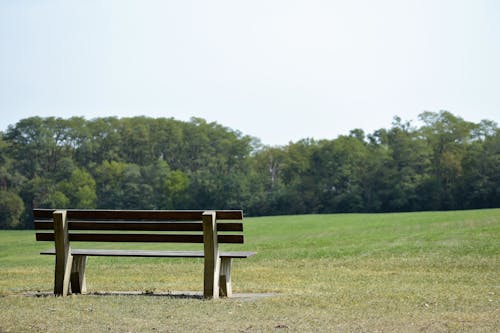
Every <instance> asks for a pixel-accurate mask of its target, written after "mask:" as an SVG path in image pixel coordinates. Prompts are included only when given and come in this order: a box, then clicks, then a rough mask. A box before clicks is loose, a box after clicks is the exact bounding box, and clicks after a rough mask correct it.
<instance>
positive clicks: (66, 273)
mask: <svg viewBox="0 0 500 333" xmlns="http://www.w3.org/2000/svg"><path fill="white" fill-rule="evenodd" d="M33 218H34V224H35V229H36V231H37V232H36V240H37V241H53V242H54V245H55V248H54V249H52V250H48V251H43V252H41V254H45V255H55V256H56V260H55V274H54V294H55V295H61V296H66V295H67V294H68V292H69V289H70V285H71V292H73V293H85V292H86V282H85V266H86V263H87V257H89V256H117V257H173V258H181V257H182V258H204V281H203V297H205V298H218V297H219V295H221V296H222V297H231V295H232V288H231V266H232V259H233V258H248V257H250V256H252V255H254V254H255V252H220V251H219V246H218V244H219V243H230V244H242V243H243V241H244V237H243V234H242V231H243V223H242V222H238V221H230V222H219V221H224V220H242V219H243V213H242V211H239V210H231V211H228V210H222V211H220V210H218V211H166V210H74V209H71V210H54V209H34V210H33ZM137 231H140V233H136V232H137ZM73 242H143V243H203V251H146V250H109V249H108V250H100V249H74V248H72V243H73Z"/></svg>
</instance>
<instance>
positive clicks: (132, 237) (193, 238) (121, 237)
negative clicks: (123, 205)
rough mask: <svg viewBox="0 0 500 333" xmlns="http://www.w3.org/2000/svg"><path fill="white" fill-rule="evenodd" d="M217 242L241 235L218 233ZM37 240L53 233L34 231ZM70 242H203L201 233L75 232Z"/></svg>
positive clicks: (49, 238) (231, 240) (236, 239)
mask: <svg viewBox="0 0 500 333" xmlns="http://www.w3.org/2000/svg"><path fill="white" fill-rule="evenodd" d="M217 239H218V242H219V243H230V244H242V243H243V242H244V237H243V235H218V238H217ZM36 240H37V241H54V233H36ZM69 240H70V241H72V242H142V243H166V242H168V243H203V235H182V234H181V235H174V234H160V235H159V234H83V233H82V234H76V233H70V234H69Z"/></svg>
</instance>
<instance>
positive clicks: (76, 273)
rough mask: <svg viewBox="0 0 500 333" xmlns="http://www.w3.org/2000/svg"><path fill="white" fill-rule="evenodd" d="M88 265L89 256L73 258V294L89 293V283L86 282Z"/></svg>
mask: <svg viewBox="0 0 500 333" xmlns="http://www.w3.org/2000/svg"><path fill="white" fill-rule="evenodd" d="M86 265H87V256H82V255H76V256H73V265H72V267H71V292H72V293H73V294H85V293H86V292H87V283H86V281H85V266H86Z"/></svg>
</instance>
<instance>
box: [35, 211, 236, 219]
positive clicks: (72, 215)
mask: <svg viewBox="0 0 500 333" xmlns="http://www.w3.org/2000/svg"><path fill="white" fill-rule="evenodd" d="M54 211H55V209H33V217H34V218H35V219H37V218H45V219H50V218H52V214H53V212H54ZM66 211H67V218H68V219H94V220H150V221H152V220H176V221H201V220H202V215H203V212H204V211H203V210H93V209H68V210H66ZM214 212H215V214H216V219H217V220H242V219H243V211H241V210H216V211H214Z"/></svg>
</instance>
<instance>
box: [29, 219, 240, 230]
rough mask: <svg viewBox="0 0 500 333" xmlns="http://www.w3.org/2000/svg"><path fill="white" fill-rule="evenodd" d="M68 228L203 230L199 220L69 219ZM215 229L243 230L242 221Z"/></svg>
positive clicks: (44, 225)
mask: <svg viewBox="0 0 500 333" xmlns="http://www.w3.org/2000/svg"><path fill="white" fill-rule="evenodd" d="M68 228H69V230H136V231H203V224H202V223H201V222H144V221H135V222H106V221H69V222H68ZM35 229H37V230H53V229H54V223H53V222H52V221H47V220H35ZM217 231H243V223H241V222H232V223H230V222H226V223H217Z"/></svg>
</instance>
